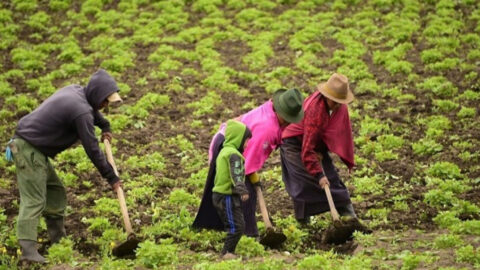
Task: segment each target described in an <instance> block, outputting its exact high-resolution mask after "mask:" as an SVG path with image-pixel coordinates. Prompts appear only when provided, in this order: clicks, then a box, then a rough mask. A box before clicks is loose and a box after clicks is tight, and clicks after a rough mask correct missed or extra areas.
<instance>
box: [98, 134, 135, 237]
mask: <svg viewBox="0 0 480 270" xmlns="http://www.w3.org/2000/svg"><path fill="white" fill-rule="evenodd" d="M103 144H105V152H106V153H107V160H108V162H110V165H112V167H113V171H115V174H116V175H117V176H118V170H117V166H116V165H115V161H114V160H113V155H112V147H111V145H110V142H109V141H108V140H107V139H105V140H103ZM112 188H113V190H115V191H116V192H117V197H118V201H119V202H120V210H121V211H122V216H123V223H124V224H125V230H126V231H127V233H128V235H130V234H133V229H132V224H131V223H130V217H129V216H128V211H127V204H126V203H125V195H124V194H123V189H122V185H121V181H118V182H116V183H115V184H113V186H112Z"/></svg>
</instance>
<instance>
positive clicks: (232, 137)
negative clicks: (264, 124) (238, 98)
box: [223, 120, 251, 152]
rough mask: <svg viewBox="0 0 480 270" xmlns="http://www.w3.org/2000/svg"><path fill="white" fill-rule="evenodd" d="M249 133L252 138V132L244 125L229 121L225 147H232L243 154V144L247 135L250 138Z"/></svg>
mask: <svg viewBox="0 0 480 270" xmlns="http://www.w3.org/2000/svg"><path fill="white" fill-rule="evenodd" d="M247 133H248V134H250V136H251V133H250V130H249V129H248V128H247V126H246V125H245V124H244V123H242V122H240V121H236V120H228V121H227V127H226V129H225V142H224V143H223V147H227V146H231V147H234V148H235V149H238V151H240V152H243V144H244V143H245V140H246V137H245V135H247V136H248V134H247Z"/></svg>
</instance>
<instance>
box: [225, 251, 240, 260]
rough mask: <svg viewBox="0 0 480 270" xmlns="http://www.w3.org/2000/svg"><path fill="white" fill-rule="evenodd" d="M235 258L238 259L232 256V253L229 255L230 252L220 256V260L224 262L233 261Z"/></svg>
mask: <svg viewBox="0 0 480 270" xmlns="http://www.w3.org/2000/svg"><path fill="white" fill-rule="evenodd" d="M236 258H238V256H237V255H235V254H233V253H230V252H227V253H225V254H223V255H222V259H224V260H234V259H236Z"/></svg>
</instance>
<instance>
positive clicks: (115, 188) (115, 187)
mask: <svg viewBox="0 0 480 270" xmlns="http://www.w3.org/2000/svg"><path fill="white" fill-rule="evenodd" d="M122 186H123V185H122V180H118V181H117V182H115V184H113V185H112V189H113V191H114V192H117V190H118V188H119V187H122Z"/></svg>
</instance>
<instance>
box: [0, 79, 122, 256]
mask: <svg viewBox="0 0 480 270" xmlns="http://www.w3.org/2000/svg"><path fill="white" fill-rule="evenodd" d="M118 101H122V100H121V98H120V96H119V94H118V86H117V84H116V82H115V80H114V79H113V78H112V77H111V76H110V75H109V74H108V73H107V72H106V71H105V70H99V71H97V72H96V73H95V74H93V76H92V77H91V79H90V81H89V83H88V85H87V86H86V87H83V86H80V85H69V86H66V87H64V88H62V89H60V90H58V91H57V92H55V93H54V94H53V95H52V96H50V97H49V98H47V99H46V100H45V101H44V102H43V103H42V104H41V105H40V106H39V107H38V108H36V109H35V110H34V111H33V112H31V113H29V114H28V115H26V116H24V117H22V118H21V119H20V121H19V122H18V125H17V128H16V131H15V135H14V137H13V139H12V140H11V141H10V142H9V144H8V149H7V152H9V153H11V158H12V159H13V160H14V161H15V165H16V173H17V180H18V189H19V192H20V209H19V215H18V223H17V237H18V240H19V244H20V246H21V250H22V255H21V258H20V260H21V261H31V262H39V263H44V262H45V258H44V257H43V256H41V255H40V254H39V253H38V250H37V248H36V244H37V226H38V222H39V219H40V216H41V215H43V216H45V219H46V224H47V231H48V235H49V238H50V241H51V243H56V242H58V241H60V238H62V237H64V236H65V235H66V232H65V227H64V213H65V208H66V202H67V200H66V192H65V187H64V186H63V184H62V182H61V181H60V179H59V177H58V176H57V174H56V173H55V170H54V168H53V167H52V164H51V163H50V160H49V158H54V157H55V156H56V155H57V154H58V153H60V152H62V151H64V150H65V149H67V148H69V147H70V146H72V145H73V144H74V143H75V142H77V141H78V140H80V142H81V143H82V145H83V148H84V149H85V152H86V153H87V155H88V157H89V158H90V160H91V161H92V162H93V164H94V165H95V167H97V169H98V171H99V172H100V174H101V175H102V176H103V177H104V178H106V179H107V181H108V183H109V184H110V185H111V186H112V188H113V189H114V190H116V189H117V188H118V187H119V186H120V184H121V181H120V179H119V178H118V176H117V175H116V174H115V172H114V170H113V168H112V166H111V165H110V164H109V163H108V162H107V160H106V158H105V156H104V154H103V152H102V151H101V150H100V147H99V143H98V140H97V138H96V136H95V127H94V126H98V127H99V128H101V130H102V140H104V139H108V140H111V139H112V134H111V130H110V123H109V122H108V120H106V119H105V118H104V117H103V116H102V114H101V113H100V111H99V110H100V109H102V108H105V107H107V106H108V104H109V103H113V102H118Z"/></svg>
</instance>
